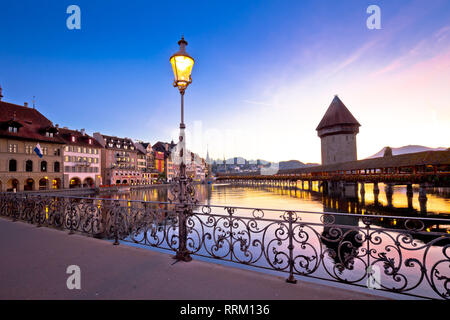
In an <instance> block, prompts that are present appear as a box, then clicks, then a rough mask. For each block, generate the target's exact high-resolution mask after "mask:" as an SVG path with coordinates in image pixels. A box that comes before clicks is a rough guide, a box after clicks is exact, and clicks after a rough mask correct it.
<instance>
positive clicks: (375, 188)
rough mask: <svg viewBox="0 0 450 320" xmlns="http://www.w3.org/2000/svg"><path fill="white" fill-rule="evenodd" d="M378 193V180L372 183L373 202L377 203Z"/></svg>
mask: <svg viewBox="0 0 450 320" xmlns="http://www.w3.org/2000/svg"><path fill="white" fill-rule="evenodd" d="M379 194H380V189H379V188H378V182H375V183H374V184H373V199H374V200H373V202H374V203H375V205H378V195H379Z"/></svg>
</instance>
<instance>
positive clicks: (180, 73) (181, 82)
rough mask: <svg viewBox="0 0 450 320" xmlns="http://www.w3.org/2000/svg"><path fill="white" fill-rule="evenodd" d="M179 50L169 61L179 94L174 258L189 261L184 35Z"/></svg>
mask: <svg viewBox="0 0 450 320" xmlns="http://www.w3.org/2000/svg"><path fill="white" fill-rule="evenodd" d="M178 45H179V46H180V50H178V52H176V53H175V54H174V55H172V56H171V57H170V63H171V64H172V68H173V73H174V75H175V80H174V82H173V86H174V87H178V89H179V90H180V95H181V122H180V137H179V142H178V143H179V148H178V150H179V158H180V160H181V161H180V170H179V176H178V177H177V179H175V181H174V183H175V184H176V185H175V188H174V190H176V192H177V193H178V194H177V195H175V199H176V200H177V205H176V206H177V208H176V210H177V213H178V236H179V238H178V240H179V241H178V242H179V243H178V250H177V253H176V256H175V259H177V260H181V261H191V260H192V258H191V256H190V254H189V251H188V250H187V247H186V241H187V228H186V216H187V214H188V213H189V210H190V206H189V200H190V199H189V196H188V194H187V191H186V188H187V178H186V164H185V163H184V158H185V147H186V141H185V134H184V129H185V128H186V125H185V124H184V92H185V91H186V88H187V87H188V85H189V84H190V83H191V82H192V78H191V72H192V67H193V66H194V59H193V58H192V57H191V56H190V55H189V54H187V52H186V46H187V42H186V40H184V37H183V36H182V37H181V40H180V41H178Z"/></svg>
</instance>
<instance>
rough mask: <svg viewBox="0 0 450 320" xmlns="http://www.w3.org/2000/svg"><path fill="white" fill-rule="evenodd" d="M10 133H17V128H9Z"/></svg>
mask: <svg viewBox="0 0 450 320" xmlns="http://www.w3.org/2000/svg"><path fill="white" fill-rule="evenodd" d="M8 131H9V132H13V133H17V127H12V126H11V127H8Z"/></svg>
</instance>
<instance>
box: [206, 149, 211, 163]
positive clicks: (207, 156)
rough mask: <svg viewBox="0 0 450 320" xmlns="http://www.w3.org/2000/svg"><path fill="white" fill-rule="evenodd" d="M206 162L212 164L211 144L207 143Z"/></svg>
mask: <svg viewBox="0 0 450 320" xmlns="http://www.w3.org/2000/svg"><path fill="white" fill-rule="evenodd" d="M206 163H207V164H211V159H210V158H209V146H208V145H206Z"/></svg>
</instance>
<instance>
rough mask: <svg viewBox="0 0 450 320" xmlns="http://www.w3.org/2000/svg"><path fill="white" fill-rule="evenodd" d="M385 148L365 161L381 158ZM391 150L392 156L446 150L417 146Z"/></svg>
mask: <svg viewBox="0 0 450 320" xmlns="http://www.w3.org/2000/svg"><path fill="white" fill-rule="evenodd" d="M386 148H387V147H384V148H383V149H381V150H380V151H378V152H377V153H375V154H374V155H372V156H370V157H368V158H367V159H372V158H379V157H382V156H383V155H384V151H385V150H386ZM391 149H392V155H393V156H397V155H399V154H406V153H416V152H423V151H444V150H447V149H448V148H444V147H440V148H430V147H425V146H419V145H408V146H403V147H399V148H392V147H391Z"/></svg>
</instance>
